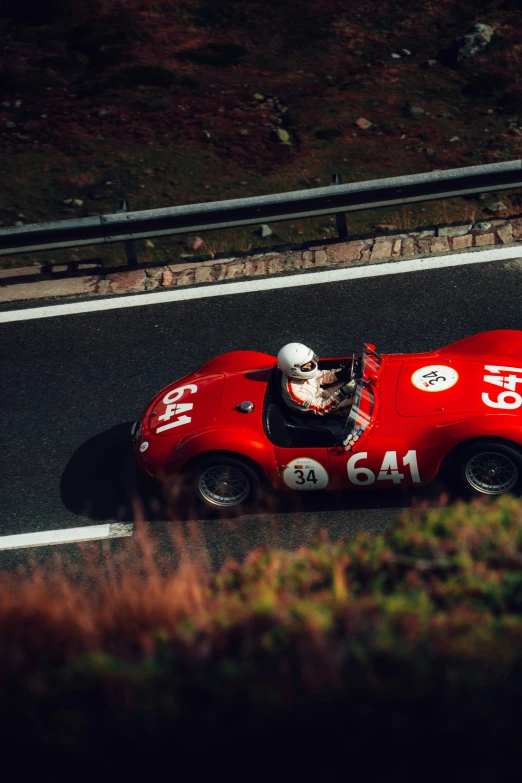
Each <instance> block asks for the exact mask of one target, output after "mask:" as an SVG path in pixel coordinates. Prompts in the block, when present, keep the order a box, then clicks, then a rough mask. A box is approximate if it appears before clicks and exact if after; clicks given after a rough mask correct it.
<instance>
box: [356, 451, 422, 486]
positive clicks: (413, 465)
mask: <svg viewBox="0 0 522 783" xmlns="http://www.w3.org/2000/svg"><path fill="white" fill-rule="evenodd" d="M367 457H368V452H367V451H362V452H361V453H360V454H354V455H353V456H352V457H350V459H349V460H348V464H347V469H348V479H349V480H350V481H351V483H352V484H357V485H358V486H360V487H362V486H364V485H366V484H373V483H374V481H386V480H388V481H393V483H394V484H400V483H401V481H402V480H403V478H404V476H405V474H404V473H399V463H398V460H397V452H396V451H387V452H386V454H385V455H384V458H383V461H382V464H381V467H380V469H379V472H378V474H377V476H376V475H375V473H374V472H373V470H370V468H365V467H364V466H363V465H359V464H358V463H359V462H362V461H363V460H365V459H367ZM401 459H402V466H403V468H406V467H407V468H409V469H410V475H411V480H412V482H413V483H414V484H419V483H420V476H419V466H418V464H417V452H416V451H415V450H411V451H408V452H406V454H405V455H404V457H402V458H401Z"/></svg>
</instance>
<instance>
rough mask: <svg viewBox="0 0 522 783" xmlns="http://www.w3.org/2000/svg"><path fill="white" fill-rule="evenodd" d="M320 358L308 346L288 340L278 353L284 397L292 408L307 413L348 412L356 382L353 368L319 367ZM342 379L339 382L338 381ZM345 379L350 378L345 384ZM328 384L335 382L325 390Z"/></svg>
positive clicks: (319, 414) (320, 414) (321, 414)
mask: <svg viewBox="0 0 522 783" xmlns="http://www.w3.org/2000/svg"><path fill="white" fill-rule="evenodd" d="M317 362H318V357H317V356H316V355H315V353H314V352H313V351H312V350H311V348H307V347H306V345H302V344H301V343H287V345H284V346H283V347H282V348H281V350H280V351H279V353H278V354H277V366H278V367H279V369H280V370H281V371H282V373H283V377H282V379H281V385H282V392H283V399H284V401H285V402H286V404H287V405H288V406H289V407H290V408H292V410H296V411H301V412H302V413H306V412H307V411H310V413H316V414H317V415H318V416H324V414H325V413H336V412H337V411H340V412H342V413H343V414H346V413H347V412H348V409H349V408H350V406H351V404H352V402H353V398H354V393H355V385H356V384H355V381H354V380H350V377H351V371H350V367H348V366H342V367H339V368H338V369H337V370H319V369H318V367H317ZM338 381H339V382H338ZM345 381H348V382H347V383H345ZM325 384H335V386H334V385H332V386H330V388H328V389H325V388H323V386H324V385H325Z"/></svg>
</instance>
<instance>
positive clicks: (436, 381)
mask: <svg viewBox="0 0 522 783" xmlns="http://www.w3.org/2000/svg"><path fill="white" fill-rule="evenodd" d="M458 379H459V374H458V372H457V371H456V370H454V369H453V367H448V366H447V365H445V364H430V365H429V367H421V368H420V370H415V372H414V373H413V375H412V376H411V382H412V383H413V385H414V386H415V388H417V389H420V390H421V391H426V392H439V391H446V389H451V387H452V386H455V384H456V383H457V381H458Z"/></svg>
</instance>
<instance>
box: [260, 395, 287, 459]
mask: <svg viewBox="0 0 522 783" xmlns="http://www.w3.org/2000/svg"><path fill="white" fill-rule="evenodd" d="M286 427H287V425H286V421H285V417H284V416H283V414H282V412H281V411H280V410H279V408H278V406H277V405H276V404H275V403H273V402H269V403H268V405H267V406H266V407H265V431H266V434H267V436H268V439H269V440H270V441H271V442H272V443H273V444H274V446H283V447H287V448H288V447H289V446H291V445H292V444H291V443H290V438H289V434H288V430H287V428H286Z"/></svg>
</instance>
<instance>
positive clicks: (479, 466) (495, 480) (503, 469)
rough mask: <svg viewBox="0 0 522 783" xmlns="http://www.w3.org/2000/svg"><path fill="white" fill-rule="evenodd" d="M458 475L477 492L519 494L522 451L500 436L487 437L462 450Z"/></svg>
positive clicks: (465, 484) (470, 490)
mask: <svg viewBox="0 0 522 783" xmlns="http://www.w3.org/2000/svg"><path fill="white" fill-rule="evenodd" d="M457 456H458V461H457V467H458V477H459V479H460V483H461V485H462V486H463V487H464V489H465V490H467V492H469V493H471V494H473V495H489V496H495V495H504V494H506V493H511V494H515V495H518V494H520V490H521V482H522V453H521V452H520V451H518V449H516V448H514V447H513V446H510V445H508V444H507V443H504V442H502V441H499V440H494V439H484V440H481V441H477V442H475V443H470V444H469V445H468V446H464V447H463V449H462V450H461V451H460V452H459V453H458V455H457Z"/></svg>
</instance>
